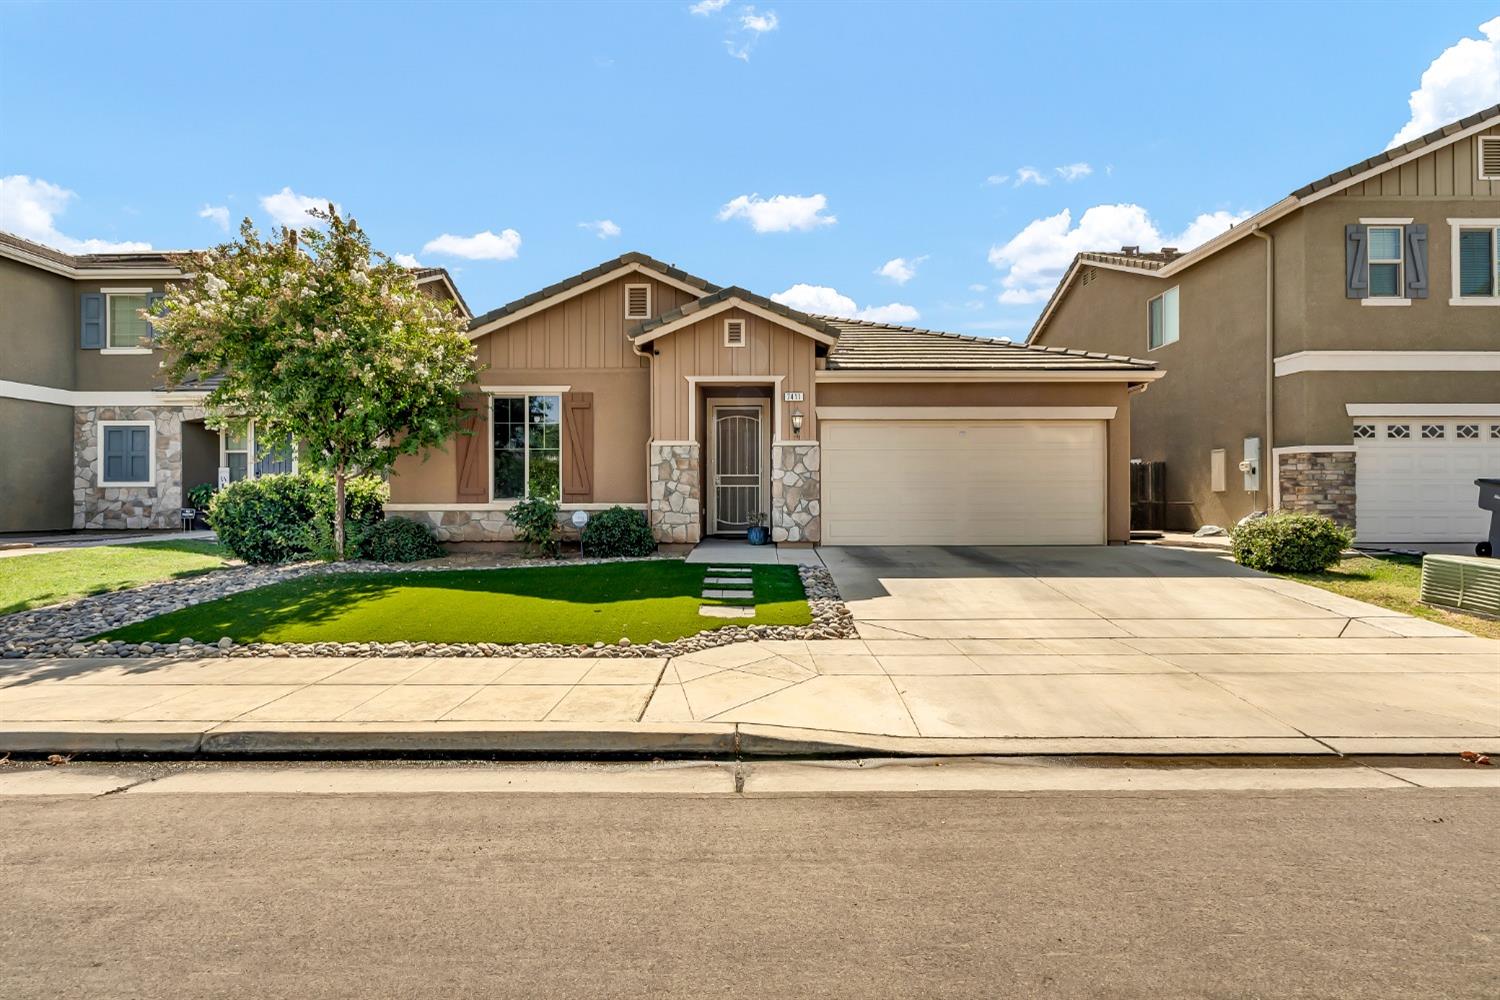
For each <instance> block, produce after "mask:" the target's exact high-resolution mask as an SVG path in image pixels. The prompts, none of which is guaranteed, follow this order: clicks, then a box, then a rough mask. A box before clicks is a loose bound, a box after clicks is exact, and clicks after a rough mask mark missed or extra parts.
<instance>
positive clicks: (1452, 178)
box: [1340, 127, 1500, 199]
mask: <svg viewBox="0 0 1500 1000" xmlns="http://www.w3.org/2000/svg"><path fill="white" fill-rule="evenodd" d="M1479 135H1483V136H1491V137H1500V127H1496V128H1492V129H1488V130H1486V131H1484V132H1481V133H1479ZM1479 135H1471V136H1468V137H1467V138H1464V139H1460V140H1458V141H1457V142H1455V143H1453V144H1451V145H1448V146H1444V147H1443V148H1442V149H1438V150H1435V151H1434V152H1431V153H1428V154H1427V155H1426V156H1419V157H1417V158H1416V159H1415V160H1412V161H1411V162H1410V163H1403V164H1402V165H1401V166H1399V167H1396V168H1394V169H1392V170H1387V171H1385V172H1384V173H1382V174H1379V175H1377V176H1375V177H1371V178H1370V179H1369V180H1366V181H1363V182H1361V183H1359V184H1352V185H1350V186H1349V187H1347V188H1345V189H1344V190H1343V191H1341V192H1340V194H1342V195H1344V196H1345V197H1349V198H1496V199H1500V181H1482V180H1480V179H1479V141H1478V139H1479Z"/></svg>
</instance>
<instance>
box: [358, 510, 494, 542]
mask: <svg viewBox="0 0 1500 1000" xmlns="http://www.w3.org/2000/svg"><path fill="white" fill-rule="evenodd" d="M386 517H404V518H407V519H408V520H412V521H419V522H421V523H422V524H425V525H427V526H428V527H430V528H432V533H433V534H434V535H436V536H437V540H438V541H440V542H513V541H515V539H516V529H515V525H513V524H511V523H510V522H509V521H507V520H506V519H505V511H503V510H441V509H439V510H402V511H395V510H393V511H387V512H386Z"/></svg>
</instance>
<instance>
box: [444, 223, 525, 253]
mask: <svg viewBox="0 0 1500 1000" xmlns="http://www.w3.org/2000/svg"><path fill="white" fill-rule="evenodd" d="M422 252H423V253H435V254H442V255H443V256H445V257H463V258H464V259H465V260H515V259H516V257H517V255H519V254H520V252H521V234H520V233H518V232H516V231H515V230H514V229H506V230H503V231H502V232H500V233H498V234H496V233H492V232H490V231H489V230H488V229H486V230H485V231H484V232H482V233H475V234H474V235H473V236H454V235H452V234H451V233H444V234H443V235H441V236H439V237H438V238H437V239H434V240H428V241H427V243H426V244H425V245H423V247H422Z"/></svg>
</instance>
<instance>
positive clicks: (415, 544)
mask: <svg viewBox="0 0 1500 1000" xmlns="http://www.w3.org/2000/svg"><path fill="white" fill-rule="evenodd" d="M364 542H365V543H364V556H365V558H366V559H373V560H375V561H376V562H416V561H417V560H418V559H436V558H437V557H438V556H440V555H442V554H443V547H442V546H441V545H439V544H438V540H437V536H436V535H434V534H433V533H432V529H431V528H430V527H428V526H427V524H425V523H424V522H422V521H412V520H409V519H407V518H404V517H392V518H388V519H387V520H384V521H381V522H380V523H379V524H377V525H375V527H373V528H371V529H370V533H369V534H368V535H366V536H365V540H364Z"/></svg>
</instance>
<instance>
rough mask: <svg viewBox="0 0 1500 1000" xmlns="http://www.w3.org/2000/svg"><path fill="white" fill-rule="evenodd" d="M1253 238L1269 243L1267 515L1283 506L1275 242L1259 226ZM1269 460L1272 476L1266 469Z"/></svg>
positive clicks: (1263, 462) (1264, 449)
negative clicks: (1278, 436) (1278, 441)
mask: <svg viewBox="0 0 1500 1000" xmlns="http://www.w3.org/2000/svg"><path fill="white" fill-rule="evenodd" d="M1250 235H1251V236H1258V237H1260V238H1261V239H1263V240H1265V241H1266V440H1265V444H1263V445H1262V446H1261V459H1260V461H1261V465H1262V467H1263V468H1262V469H1261V481H1262V482H1266V483H1269V484H1270V486H1269V489H1270V495H1269V496H1268V497H1267V501H1266V512H1267V513H1273V512H1275V511H1276V510H1278V509H1279V508H1280V507H1281V463H1280V462H1279V461H1278V460H1277V458H1276V437H1275V430H1276V241H1275V240H1274V239H1273V238H1272V237H1271V234H1270V233H1268V232H1265V231H1264V230H1262V229H1261V228H1260V226H1259V225H1256V226H1255V227H1254V228H1252V229H1251V230H1250ZM1268 461H1269V463H1270V467H1271V469H1270V475H1269V476H1267V475H1266V474H1265V473H1266V470H1265V468H1264V466H1265V465H1266V464H1267V462H1268Z"/></svg>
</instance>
